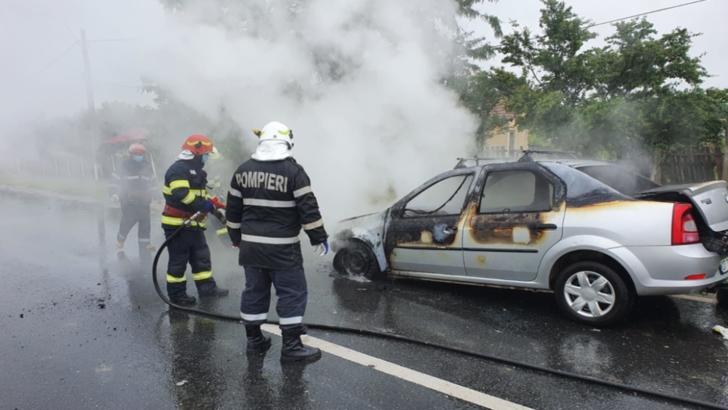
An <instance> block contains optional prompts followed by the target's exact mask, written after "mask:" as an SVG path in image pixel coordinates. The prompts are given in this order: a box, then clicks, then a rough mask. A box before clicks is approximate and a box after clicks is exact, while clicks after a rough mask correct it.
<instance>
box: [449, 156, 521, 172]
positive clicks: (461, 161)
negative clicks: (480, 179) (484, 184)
mask: <svg viewBox="0 0 728 410" xmlns="http://www.w3.org/2000/svg"><path fill="white" fill-rule="evenodd" d="M509 159H510V160H512V159H511V158H503V157H479V156H473V157H458V158H457V160H458V162H457V164H455V168H454V169H458V168H467V167H472V166H478V165H484V164H485V163H488V162H494V161H504V160H509ZM468 161H475V164H472V165H468V163H467V162H468Z"/></svg>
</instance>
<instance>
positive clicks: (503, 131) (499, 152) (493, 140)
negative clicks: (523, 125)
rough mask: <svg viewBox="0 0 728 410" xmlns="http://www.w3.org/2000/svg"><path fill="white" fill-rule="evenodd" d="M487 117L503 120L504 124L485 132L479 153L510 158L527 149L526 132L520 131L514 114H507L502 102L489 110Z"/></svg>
mask: <svg viewBox="0 0 728 410" xmlns="http://www.w3.org/2000/svg"><path fill="white" fill-rule="evenodd" d="M489 115H491V116H495V117H499V118H502V119H504V120H505V124H504V125H502V126H499V127H496V128H494V129H492V130H490V131H488V132H487V134H486V135H485V138H483V146H482V147H481V151H482V153H483V154H484V155H485V156H489V157H491V156H494V157H511V156H517V155H518V154H520V153H521V151H523V150H525V149H528V130H520V129H518V126H517V125H516V116H515V114H513V113H511V112H508V111H507V110H506V107H505V103H504V102H502V101H501V102H499V103H498V104H496V105H495V107H493V109H491V110H490V113H489Z"/></svg>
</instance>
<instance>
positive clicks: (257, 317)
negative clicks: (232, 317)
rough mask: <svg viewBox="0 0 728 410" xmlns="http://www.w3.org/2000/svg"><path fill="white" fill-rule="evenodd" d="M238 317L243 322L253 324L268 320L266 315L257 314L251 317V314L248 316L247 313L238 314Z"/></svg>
mask: <svg viewBox="0 0 728 410" xmlns="http://www.w3.org/2000/svg"><path fill="white" fill-rule="evenodd" d="M240 317H241V318H242V319H243V320H247V321H249V322H253V321H256V320H266V319H268V314H267V313H258V314H254V315H251V314H248V313H243V312H240Z"/></svg>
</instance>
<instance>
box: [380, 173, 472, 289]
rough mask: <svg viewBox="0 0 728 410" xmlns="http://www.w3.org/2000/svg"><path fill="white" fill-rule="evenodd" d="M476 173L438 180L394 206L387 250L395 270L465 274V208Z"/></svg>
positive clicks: (437, 178)
mask: <svg viewBox="0 0 728 410" xmlns="http://www.w3.org/2000/svg"><path fill="white" fill-rule="evenodd" d="M478 170H479V169H478ZM475 172H476V171H475V170H474V169H472V170H462V171H456V172H450V173H448V174H445V175H443V176H440V177H436V178H434V179H433V180H430V181H428V182H427V183H425V184H424V185H423V187H421V188H419V189H417V190H415V191H414V192H413V193H411V194H410V195H408V196H406V197H405V198H403V199H402V201H400V202H399V203H398V204H395V206H393V207H392V212H391V220H390V222H389V225H388V227H387V234H386V241H385V249H386V251H387V254H388V255H389V263H390V266H391V268H392V269H393V270H396V271H404V272H424V273H436V274H449V275H463V274H464V272H465V267H464V266H463V252H462V245H461V244H462V229H463V228H462V227H463V221H464V218H463V214H464V213H463V208H464V205H465V201H466V200H467V199H468V198H469V195H470V194H471V191H472V189H471V188H472V186H473V181H474V180H475Z"/></svg>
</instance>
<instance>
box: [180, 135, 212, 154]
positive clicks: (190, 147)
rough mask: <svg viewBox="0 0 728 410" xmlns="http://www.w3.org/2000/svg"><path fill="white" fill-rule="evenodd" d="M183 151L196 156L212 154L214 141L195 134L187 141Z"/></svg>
mask: <svg viewBox="0 0 728 410" xmlns="http://www.w3.org/2000/svg"><path fill="white" fill-rule="evenodd" d="M182 149H183V150H186V151H189V152H191V153H193V154H194V155H203V154H208V153H210V152H212V141H211V140H210V138H208V137H207V136H205V135H202V134H194V135H190V136H189V137H187V139H185V143H184V144H182Z"/></svg>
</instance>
